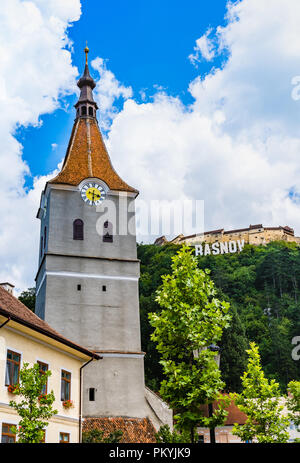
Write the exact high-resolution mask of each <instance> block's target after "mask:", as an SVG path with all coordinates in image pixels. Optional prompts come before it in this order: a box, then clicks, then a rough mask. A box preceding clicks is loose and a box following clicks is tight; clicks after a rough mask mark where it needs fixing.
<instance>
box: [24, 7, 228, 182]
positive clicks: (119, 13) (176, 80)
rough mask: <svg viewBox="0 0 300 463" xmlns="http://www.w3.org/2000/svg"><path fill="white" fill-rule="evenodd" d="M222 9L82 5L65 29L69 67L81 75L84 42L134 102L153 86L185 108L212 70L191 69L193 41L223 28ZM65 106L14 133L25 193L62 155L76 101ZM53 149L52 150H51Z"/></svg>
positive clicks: (151, 91)
mask: <svg viewBox="0 0 300 463" xmlns="http://www.w3.org/2000/svg"><path fill="white" fill-rule="evenodd" d="M226 3H227V2H226V1H225V0H210V1H205V0H202V1H199V0H187V1H186V2H184V3H183V2H182V1H179V0H172V1H171V0H164V1H159V0H151V2H149V1H144V0H126V1H124V0H110V1H109V2H107V1H102V0H100V1H99V0H85V1H83V2H82V16H81V18H80V20H79V21H77V22H75V23H73V25H72V27H71V28H70V29H69V37H70V38H71V40H72V41H73V52H72V61H73V65H75V66H76V67H77V68H78V70H79V72H82V70H83V65H84V54H83V49H84V47H85V42H86V40H88V45H89V48H90V60H92V59H94V58H95V57H97V56H101V57H102V58H104V59H106V60H107V66H108V67H109V68H110V70H111V71H112V72H113V73H114V74H115V75H116V76H117V77H118V80H119V81H120V82H122V84H124V85H125V86H131V87H132V89H133V92H134V97H135V99H137V100H140V94H139V92H140V91H141V90H143V91H145V93H146V95H147V98H148V99H149V100H151V96H152V95H153V94H154V93H155V91H156V89H155V86H159V87H162V88H163V89H164V90H165V91H166V92H167V93H168V94H169V95H173V96H179V98H180V99H181V100H182V101H183V102H184V103H185V104H190V103H191V102H192V101H193V98H192V96H191V95H190V93H189V92H188V91H187V87H188V84H189V83H190V82H191V81H192V80H193V79H195V78H196V77H197V76H198V75H199V74H201V75H202V76H204V75H205V74H206V73H207V72H209V70H210V69H211V66H212V64H211V63H207V62H206V61H205V60H202V61H201V62H199V63H198V67H197V68H196V67H194V66H193V65H192V64H191V62H190V61H189V60H188V56H189V54H190V53H191V52H192V51H193V47H194V45H195V40H196V39H197V38H198V37H199V36H201V35H202V34H204V33H205V31H206V30H207V29H208V28H209V27H217V26H218V25H224V24H225V19H224V16H225V13H226ZM222 59H223V57H222V56H221V57H218V58H217V59H216V60H215V61H214V63H213V65H214V66H216V67H218V66H220V64H221V62H222ZM94 74H95V72H94ZM64 101H65V104H66V109H64V110H63V109H59V110H56V111H55V112H53V113H51V114H46V115H43V116H41V117H40V119H41V121H42V125H41V127H40V128H36V127H27V128H19V130H18V132H17V138H18V140H19V141H20V142H21V143H22V145H23V147H24V148H23V158H24V160H25V161H26V162H27V163H28V165H29V167H30V171H31V175H32V176H27V177H26V185H27V186H28V187H31V186H32V181H33V177H34V176H36V175H46V174H48V173H49V172H50V171H52V170H54V169H55V168H56V166H57V164H58V163H59V162H60V161H61V159H62V157H63V156H64V154H65V150H66V147H67V144H68V140H69V137H70V133H71V129H72V125H73V121H74V111H73V108H72V106H73V104H74V103H75V102H76V95H71V96H70V97H67V98H65V100H64ZM116 104H117V105H118V102H116ZM119 106H120V103H119ZM100 115H101V108H100ZM100 117H101V116H100ZM52 144H56V145H57V147H55V149H53V148H52Z"/></svg>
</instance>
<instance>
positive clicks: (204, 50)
mask: <svg viewBox="0 0 300 463" xmlns="http://www.w3.org/2000/svg"><path fill="white" fill-rule="evenodd" d="M211 33H212V29H208V30H207V31H206V33H205V34H204V35H202V36H201V37H200V38H199V39H197V40H196V46H195V47H194V54H191V55H190V56H189V60H190V61H191V63H193V64H194V65H196V63H197V62H198V61H200V59H201V58H204V59H205V60H207V61H212V60H213V59H214V57H215V56H216V50H215V44H214V42H213V41H212V40H211V39H210V38H209V36H210V34H211Z"/></svg>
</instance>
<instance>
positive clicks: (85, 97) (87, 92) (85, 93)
mask: <svg viewBox="0 0 300 463" xmlns="http://www.w3.org/2000/svg"><path fill="white" fill-rule="evenodd" d="M89 51H90V50H89V48H88V46H87V43H86V47H85V49H84V53H85V68H84V73H83V76H82V77H81V78H80V79H79V81H78V82H77V85H78V87H79V88H80V90H81V91H80V97H79V100H78V102H77V103H76V105H75V108H76V109H77V117H94V118H96V111H97V109H98V106H97V103H96V102H95V100H94V97H93V90H94V88H95V87H96V82H95V81H94V79H93V78H92V77H91V74H90V70H89V63H88V54H89Z"/></svg>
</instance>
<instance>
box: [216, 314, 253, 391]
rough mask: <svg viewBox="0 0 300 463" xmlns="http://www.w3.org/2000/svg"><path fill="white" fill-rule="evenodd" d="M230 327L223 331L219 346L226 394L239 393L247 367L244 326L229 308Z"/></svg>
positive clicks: (246, 342) (246, 343)
mask: <svg viewBox="0 0 300 463" xmlns="http://www.w3.org/2000/svg"><path fill="white" fill-rule="evenodd" d="M229 313H230V315H231V323H230V327H229V328H228V329H226V330H224V331H223V336H222V340H221V343H220V346H221V362H220V369H221V373H222V379H223V381H224V382H225V384H226V391H227V392H240V390H241V387H242V382H241V376H242V374H243V372H244V371H245V368H246V366H247V354H246V349H247V347H248V346H249V343H248V341H247V338H246V336H245V330H244V326H243V324H242V322H241V319H240V317H239V314H238V312H237V310H236V308H235V307H234V305H231V306H230V312H229Z"/></svg>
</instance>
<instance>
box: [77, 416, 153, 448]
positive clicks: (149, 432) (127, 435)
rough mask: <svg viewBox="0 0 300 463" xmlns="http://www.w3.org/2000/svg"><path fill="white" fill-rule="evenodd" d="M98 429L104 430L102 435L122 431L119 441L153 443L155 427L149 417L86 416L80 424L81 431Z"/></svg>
mask: <svg viewBox="0 0 300 463" xmlns="http://www.w3.org/2000/svg"><path fill="white" fill-rule="evenodd" d="M92 429H99V430H100V431H104V437H108V436H109V434H110V433H111V432H114V431H122V432H123V436H122V438H121V441H120V442H123V443H138V444H154V443H155V442H156V440H155V433H156V431H155V429H154V427H153V424H152V423H151V421H150V420H149V418H122V417H117V418H86V419H84V421H83V424H82V430H83V432H86V431H91V430H92Z"/></svg>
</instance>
